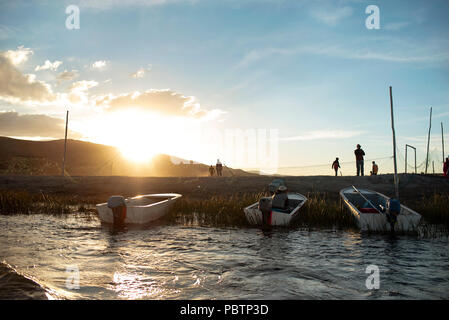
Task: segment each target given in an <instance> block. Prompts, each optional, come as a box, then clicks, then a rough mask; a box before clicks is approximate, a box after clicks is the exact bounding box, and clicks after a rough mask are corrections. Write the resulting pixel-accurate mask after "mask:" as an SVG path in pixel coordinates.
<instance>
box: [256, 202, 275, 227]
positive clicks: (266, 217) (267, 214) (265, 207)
mask: <svg viewBox="0 0 449 320" xmlns="http://www.w3.org/2000/svg"><path fill="white" fill-rule="evenodd" d="M272 201H273V200H272V198H271V197H265V198H261V199H260V200H259V210H260V211H261V212H262V224H263V225H270V220H271V219H270V218H271V209H272V206H271V204H272Z"/></svg>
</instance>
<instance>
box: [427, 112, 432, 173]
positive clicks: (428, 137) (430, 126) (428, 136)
mask: <svg viewBox="0 0 449 320" xmlns="http://www.w3.org/2000/svg"><path fill="white" fill-rule="evenodd" d="M431 128H432V107H430V123H429V133H428V135H427V156H426V174H427V167H428V165H429V145H430V129H431Z"/></svg>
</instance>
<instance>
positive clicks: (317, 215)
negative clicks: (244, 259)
mask: <svg viewBox="0 0 449 320" xmlns="http://www.w3.org/2000/svg"><path fill="white" fill-rule="evenodd" d="M266 196H269V195H268V194H267V193H249V194H243V195H231V196H222V195H220V196H212V197H211V198H209V199H204V200H194V199H188V198H181V199H180V200H178V201H177V202H176V203H175V204H174V206H173V207H172V208H171V210H170V212H169V213H168V214H167V215H166V216H165V219H166V221H167V222H171V223H180V224H184V225H204V226H248V222H247V221H246V218H245V213H244V212H243V209H244V208H245V207H247V206H249V205H251V204H253V203H255V202H258V201H259V199H260V198H261V197H266ZM307 198H308V201H307V202H306V203H305V205H304V207H302V208H301V209H300V212H299V214H298V216H297V218H295V220H294V221H293V222H292V225H291V226H293V227H332V228H353V227H356V224H355V222H354V219H353V217H352V215H351V214H350V213H348V212H346V211H342V210H341V208H340V204H339V202H338V201H335V200H330V199H329V198H328V197H327V196H326V195H325V194H324V195H321V194H318V193H313V194H312V193H311V194H307Z"/></svg>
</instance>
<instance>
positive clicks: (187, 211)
mask: <svg viewBox="0 0 449 320" xmlns="http://www.w3.org/2000/svg"><path fill="white" fill-rule="evenodd" d="M266 196H268V194H267V193H264V192H260V193H246V194H234V195H216V196H211V197H209V198H206V199H201V200H200V199H189V198H188V197H183V198H181V199H179V200H178V201H177V202H175V204H174V206H173V207H172V208H171V209H170V211H169V213H168V214H167V215H166V216H165V217H164V221H165V222H167V223H174V224H183V225H202V226H217V227H245V226H248V222H247V221H246V218H245V214H244V212H243V209H244V208H245V207H247V206H249V205H251V204H253V203H255V202H258V201H259V199H260V198H261V197H266ZM306 196H307V198H308V201H307V202H306V203H305V205H304V207H303V208H301V211H300V213H299V215H298V217H297V219H295V220H294V221H293V224H292V226H293V227H306V228H338V229H353V228H356V227H357V226H356V223H355V220H354V219H353V216H352V215H351V214H350V213H349V212H348V211H347V210H342V207H341V204H340V202H339V201H338V200H335V198H332V197H330V196H329V195H328V194H325V193H318V192H314V193H308V194H306ZM100 202H104V199H103V198H101V199H100V198H98V197H80V196H77V195H67V194H45V193H42V192H40V193H30V192H26V191H12V190H1V191H0V214H4V215H10V214H34V213H43V214H69V213H73V212H96V210H95V204H96V203H100ZM409 206H410V207H411V208H413V209H414V210H415V211H417V212H418V213H420V214H421V215H422V216H423V219H422V220H423V221H422V223H421V225H420V230H419V234H420V235H422V236H423V237H432V236H438V235H442V234H444V235H446V236H447V235H449V195H448V194H437V193H435V194H434V195H433V196H431V197H427V198H424V199H422V201H419V202H417V203H415V204H411V205H409Z"/></svg>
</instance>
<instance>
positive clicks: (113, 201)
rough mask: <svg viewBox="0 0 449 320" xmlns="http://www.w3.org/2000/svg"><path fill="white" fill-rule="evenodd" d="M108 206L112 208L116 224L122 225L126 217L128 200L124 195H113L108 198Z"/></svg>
mask: <svg viewBox="0 0 449 320" xmlns="http://www.w3.org/2000/svg"><path fill="white" fill-rule="evenodd" d="M108 207H109V208H110V209H112V214H113V217H114V224H115V225H122V224H124V223H125V219H126V202H125V198H124V197H123V196H112V197H110V198H109V199H108Z"/></svg>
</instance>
